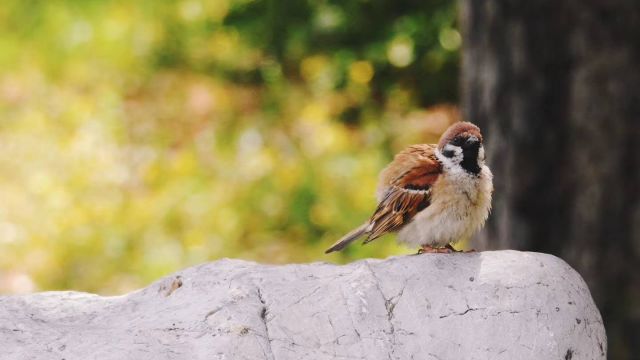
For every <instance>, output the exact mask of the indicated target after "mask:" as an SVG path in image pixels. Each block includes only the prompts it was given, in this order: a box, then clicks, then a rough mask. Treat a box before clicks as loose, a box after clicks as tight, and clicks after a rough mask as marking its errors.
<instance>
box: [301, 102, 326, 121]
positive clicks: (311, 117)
mask: <svg viewBox="0 0 640 360" xmlns="http://www.w3.org/2000/svg"><path fill="white" fill-rule="evenodd" d="M328 115H329V114H328V113H327V109H326V107H325V106H323V104H321V103H318V102H312V103H310V104H307V106H305V107H304V108H303V109H302V113H301V116H300V120H302V121H303V122H312V123H322V122H325V121H327V120H328Z"/></svg>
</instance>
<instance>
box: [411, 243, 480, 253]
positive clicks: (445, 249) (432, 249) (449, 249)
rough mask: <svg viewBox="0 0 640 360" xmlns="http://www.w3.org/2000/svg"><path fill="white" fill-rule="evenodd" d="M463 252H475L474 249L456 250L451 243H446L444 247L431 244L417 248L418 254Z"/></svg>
mask: <svg viewBox="0 0 640 360" xmlns="http://www.w3.org/2000/svg"><path fill="white" fill-rule="evenodd" d="M465 252H476V250H475V249H471V250H467V251H464V250H456V249H455V248H454V247H453V246H451V244H447V245H445V246H444V247H433V246H431V245H422V247H421V248H420V250H418V254H451V253H465Z"/></svg>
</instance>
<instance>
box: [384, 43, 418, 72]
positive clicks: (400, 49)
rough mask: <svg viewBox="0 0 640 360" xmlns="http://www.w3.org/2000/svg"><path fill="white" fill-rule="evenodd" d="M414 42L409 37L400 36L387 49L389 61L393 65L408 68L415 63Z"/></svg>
mask: <svg viewBox="0 0 640 360" xmlns="http://www.w3.org/2000/svg"><path fill="white" fill-rule="evenodd" d="M413 56H414V55H413V40H411V38H409V37H407V36H399V37H397V38H395V39H393V41H391V43H390V44H389V46H388V47H387V59H388V60H389V62H390V63H391V65H393V66H396V67H406V66H408V65H409V64H411V63H412V62H413Z"/></svg>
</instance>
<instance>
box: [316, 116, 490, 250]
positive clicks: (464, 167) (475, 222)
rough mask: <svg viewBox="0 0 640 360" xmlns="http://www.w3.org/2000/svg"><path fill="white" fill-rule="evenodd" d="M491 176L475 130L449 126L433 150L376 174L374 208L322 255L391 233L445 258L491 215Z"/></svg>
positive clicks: (410, 151) (420, 148) (401, 157)
mask: <svg viewBox="0 0 640 360" xmlns="http://www.w3.org/2000/svg"><path fill="white" fill-rule="evenodd" d="M492 179H493V175H492V174H491V170H489V167H487V166H486V165H485V154H484V147H483V146H482V134H481V133H480V129H479V128H478V127H477V126H475V125H474V124H472V123H469V122H458V123H455V124H453V125H451V126H450V127H449V128H448V129H447V130H446V131H445V132H444V134H442V136H441V137H440V141H439V142H438V144H419V145H412V146H409V147H408V148H406V149H404V150H403V151H401V152H400V153H398V154H397V155H396V156H395V158H394V159H393V161H392V162H391V163H390V164H389V165H388V166H387V167H386V168H385V169H384V170H382V172H381V173H380V180H379V183H378V188H377V199H378V206H377V208H376V210H375V212H374V213H373V215H372V216H371V217H370V218H369V220H367V221H366V222H365V223H364V224H362V225H361V226H359V227H358V228H356V229H354V230H353V231H351V232H350V233H348V234H346V235H345V236H344V237H342V238H341V239H340V240H338V241H337V242H336V243H335V244H333V245H332V246H331V247H330V248H329V249H327V251H325V253H326V254H328V253H331V252H333V251H339V250H342V249H344V248H345V247H346V246H347V245H348V244H349V243H351V242H353V241H354V240H356V239H358V238H360V237H363V236H366V239H365V240H364V243H363V244H366V243H369V242H371V241H373V240H375V239H377V238H379V237H380V236H382V235H383V234H386V233H390V232H396V233H398V241H399V242H401V243H404V244H406V245H409V246H419V247H420V250H419V253H450V252H453V251H456V250H455V249H454V248H453V246H452V244H455V243H456V242H459V241H462V240H467V239H469V238H470V237H471V236H472V235H473V234H474V233H475V232H477V231H478V230H480V229H481V228H482V226H484V223H485V221H486V220H487V217H488V216H489V212H490V210H491V195H492V193H493V180H492Z"/></svg>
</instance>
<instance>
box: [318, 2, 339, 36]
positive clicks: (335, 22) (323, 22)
mask: <svg viewBox="0 0 640 360" xmlns="http://www.w3.org/2000/svg"><path fill="white" fill-rule="evenodd" d="M343 19H344V15H343V14H342V11H341V10H340V9H339V8H338V7H335V6H322V7H320V8H319V9H318V11H317V15H316V20H315V22H316V27H317V28H318V29H321V30H332V29H335V28H336V27H338V26H340V24H342V22H343Z"/></svg>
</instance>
